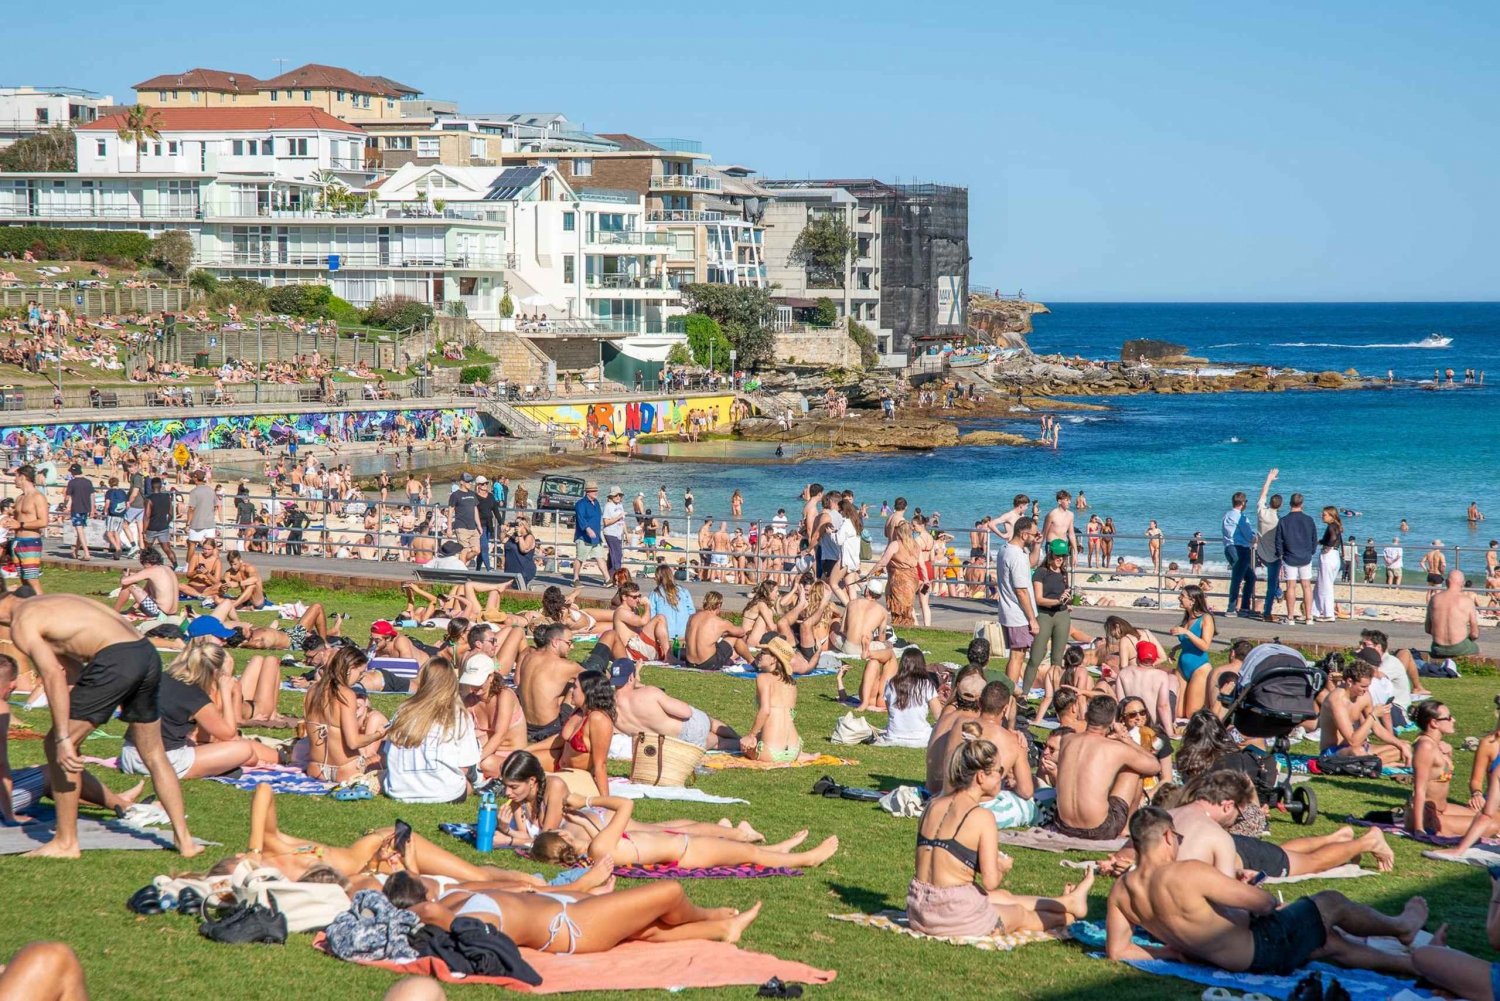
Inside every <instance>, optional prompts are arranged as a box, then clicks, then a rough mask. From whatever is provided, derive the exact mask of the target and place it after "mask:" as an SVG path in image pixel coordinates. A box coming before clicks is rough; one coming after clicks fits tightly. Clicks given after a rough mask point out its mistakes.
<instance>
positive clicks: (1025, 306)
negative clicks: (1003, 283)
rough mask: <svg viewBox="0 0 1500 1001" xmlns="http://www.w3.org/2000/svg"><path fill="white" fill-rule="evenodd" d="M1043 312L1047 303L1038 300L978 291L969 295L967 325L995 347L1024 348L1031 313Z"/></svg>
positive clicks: (1029, 326)
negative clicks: (1011, 297)
mask: <svg viewBox="0 0 1500 1001" xmlns="http://www.w3.org/2000/svg"><path fill="white" fill-rule="evenodd" d="M1046 312H1048V309H1047V307H1046V306H1044V305H1042V304H1041V303H1039V302H1025V301H1022V300H1019V299H992V298H990V297H989V296H985V295H979V294H978V293H973V294H971V295H970V296H969V327H970V329H972V330H974V331H975V332H977V333H978V334H979V335H980V337H981V339H983V340H987V341H990V342H991V343H993V344H995V345H996V346H997V347H1002V348H1025V347H1026V335H1027V334H1029V333H1031V318H1032V316H1033V315H1035V314H1037V313H1046Z"/></svg>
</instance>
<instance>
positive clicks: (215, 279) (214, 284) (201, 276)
mask: <svg viewBox="0 0 1500 1001" xmlns="http://www.w3.org/2000/svg"><path fill="white" fill-rule="evenodd" d="M188 285H190V286H192V287H193V288H195V289H197V290H198V291H200V292H202V293H204V294H205V295H209V294H212V293H214V292H217V291H218V290H219V276H218V275H216V274H214V273H213V272H212V271H204V270H203V269H202V268H197V269H195V270H193V271H190V272H188Z"/></svg>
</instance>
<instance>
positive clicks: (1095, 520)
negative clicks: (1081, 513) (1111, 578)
mask: <svg viewBox="0 0 1500 1001" xmlns="http://www.w3.org/2000/svg"><path fill="white" fill-rule="evenodd" d="M1103 527H1104V525H1103V523H1102V522H1101V521H1100V520H1099V516H1098V515H1097V514H1095V515H1090V516H1089V520H1088V525H1087V526H1085V528H1084V532H1085V534H1086V535H1087V536H1088V565H1089V566H1093V565H1094V560H1095V559H1096V558H1097V557H1098V556H1099V532H1100V530H1101V529H1102V528H1103ZM1104 567H1105V569H1108V568H1109V564H1108V563H1105V564H1104Z"/></svg>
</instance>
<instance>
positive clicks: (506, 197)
mask: <svg viewBox="0 0 1500 1001" xmlns="http://www.w3.org/2000/svg"><path fill="white" fill-rule="evenodd" d="M546 173H547V168H546V167H511V168H510V169H508V170H506V171H505V172H504V173H502V174H501V175H500V176H499V177H497V178H495V181H494V183H493V184H491V185H490V190H489V191H486V192H485V194H484V200H485V201H487V202H508V201H511V200H512V199H514V198H516V197H517V196H519V195H520V194H521V193H523V192H524V191H525V190H526V189H527V188H529V187H531V186H532V185H533V184H535V183H536V182H537V181H539V180H540V179H541V178H542V176H543V175H544V174H546Z"/></svg>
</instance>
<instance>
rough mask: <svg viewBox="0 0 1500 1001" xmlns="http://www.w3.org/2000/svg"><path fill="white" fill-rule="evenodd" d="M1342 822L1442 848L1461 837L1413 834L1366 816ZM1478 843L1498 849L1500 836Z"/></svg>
mask: <svg viewBox="0 0 1500 1001" xmlns="http://www.w3.org/2000/svg"><path fill="white" fill-rule="evenodd" d="M1344 823H1346V824H1353V825H1355V826H1356V827H1378V828H1380V829H1381V830H1382V831H1384V832H1385V833H1387V834H1389V835H1391V836H1392V837H1397V838H1410V839H1412V840H1413V841H1420V842H1421V843H1422V844H1424V845H1438V846H1439V847H1443V848H1451V847H1453V846H1454V845H1456V844H1458V843H1459V842H1460V841H1462V840H1463V839H1462V838H1448V837H1444V836H1443V835H1441V834H1413V833H1412V832H1411V831H1408V830H1407V829H1406V828H1404V827H1402V826H1401V825H1400V824H1382V823H1377V822H1376V821H1373V820H1370V819H1368V818H1366V817H1353V816H1349V817H1345V818H1344ZM1479 843H1480V844H1481V845H1486V846H1488V847H1491V848H1495V849H1497V850H1500V838H1480V839H1479Z"/></svg>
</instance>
